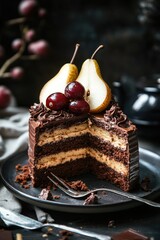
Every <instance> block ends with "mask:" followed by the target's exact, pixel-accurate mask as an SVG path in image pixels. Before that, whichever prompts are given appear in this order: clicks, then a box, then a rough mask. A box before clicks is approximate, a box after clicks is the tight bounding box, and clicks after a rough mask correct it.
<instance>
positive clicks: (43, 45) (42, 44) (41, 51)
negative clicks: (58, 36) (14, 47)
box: [28, 40, 49, 57]
mask: <svg viewBox="0 0 160 240" xmlns="http://www.w3.org/2000/svg"><path fill="white" fill-rule="evenodd" d="M28 51H29V52H30V53H32V54H35V55H37V56H40V57H44V56H46V55H47V54H48V52H49V44H48V42H47V41H45V40H39V41H37V42H33V43H30V44H29V46H28Z"/></svg>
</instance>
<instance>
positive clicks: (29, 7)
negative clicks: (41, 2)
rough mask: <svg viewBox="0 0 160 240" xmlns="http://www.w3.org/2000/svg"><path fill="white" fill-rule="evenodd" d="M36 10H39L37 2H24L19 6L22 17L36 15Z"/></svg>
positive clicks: (33, 0) (29, 0)
mask: <svg viewBox="0 0 160 240" xmlns="http://www.w3.org/2000/svg"><path fill="white" fill-rule="evenodd" d="M36 10H37V1H35V0H27V1H22V2H21V3H20V4H19V13H20V14H21V15H22V16H30V15H32V14H34V13H35V11H36Z"/></svg>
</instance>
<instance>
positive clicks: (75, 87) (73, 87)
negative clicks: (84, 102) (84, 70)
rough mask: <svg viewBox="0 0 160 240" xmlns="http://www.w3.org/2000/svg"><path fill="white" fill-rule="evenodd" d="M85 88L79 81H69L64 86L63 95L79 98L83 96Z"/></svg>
mask: <svg viewBox="0 0 160 240" xmlns="http://www.w3.org/2000/svg"><path fill="white" fill-rule="evenodd" d="M84 93H85V89H84V87H83V85H82V84H80V83H79V82H76V81H74V82H71V83H69V84H68V85H67V86H66V88H65V96H66V97H68V98H69V99H80V98H83V97H84Z"/></svg>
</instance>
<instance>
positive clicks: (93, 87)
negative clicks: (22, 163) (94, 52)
mask: <svg viewBox="0 0 160 240" xmlns="http://www.w3.org/2000/svg"><path fill="white" fill-rule="evenodd" d="M76 81H78V82H80V83H81V84H82V85H83V86H84V88H85V92H86V96H85V98H86V100H87V101H88V103H89V105H90V112H92V113H99V112H102V111H103V110H105V109H106V107H107V106H108V104H109V102H110V101H111V90H110V88H109V86H108V84H107V83H106V82H105V81H104V80H103V78H102V75H101V72H100V68H99V65H98V63H97V61H96V60H95V59H87V60H86V61H85V62H84V63H83V64H82V68H81V71H80V73H79V76H78V78H77V80H76Z"/></svg>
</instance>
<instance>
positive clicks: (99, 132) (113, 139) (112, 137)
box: [89, 125, 126, 150]
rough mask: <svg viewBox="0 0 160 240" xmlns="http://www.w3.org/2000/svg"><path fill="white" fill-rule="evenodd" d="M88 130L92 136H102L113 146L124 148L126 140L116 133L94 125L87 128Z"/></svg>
mask: <svg viewBox="0 0 160 240" xmlns="http://www.w3.org/2000/svg"><path fill="white" fill-rule="evenodd" d="M89 132H90V134H91V135H92V136H95V137H99V138H103V139H105V141H108V142H110V144H111V145H112V146H114V147H118V148H121V149H122V150H126V140H125V139H123V138H119V137H118V136H117V135H116V134H113V133H110V132H108V131H105V130H103V129H102V128H99V127H96V126H94V125H92V127H91V128H89Z"/></svg>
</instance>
